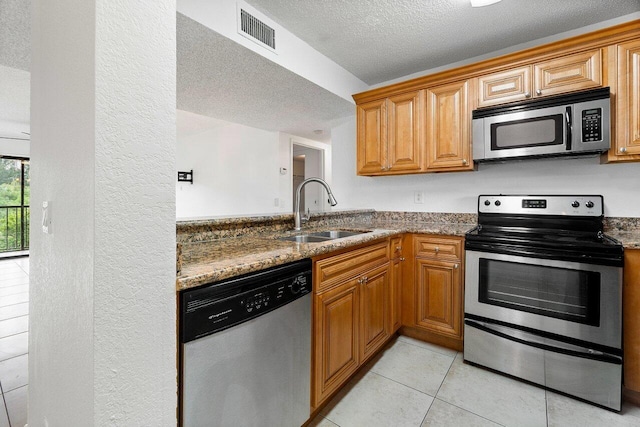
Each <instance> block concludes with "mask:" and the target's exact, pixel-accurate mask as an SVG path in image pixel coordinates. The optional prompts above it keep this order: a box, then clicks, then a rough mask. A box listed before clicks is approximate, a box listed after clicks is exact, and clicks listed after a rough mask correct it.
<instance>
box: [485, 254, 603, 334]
mask: <svg viewBox="0 0 640 427" xmlns="http://www.w3.org/2000/svg"><path fill="white" fill-rule="evenodd" d="M479 300H480V302H483V303H486V304H492V305H497V306H501V307H508V308H512V309H514V310H518V311H526V312H529V313H535V314H540V315H542V316H547V317H555V318H558V319H564V320H569V321H572V322H578V323H584V324H587V325H591V326H600V273H598V272H593V271H580V270H570V269H564V268H556V267H546V266H540V265H532V264H521V263H514V262H507V261H497V260H491V259H483V258H481V259H480V288H479Z"/></svg>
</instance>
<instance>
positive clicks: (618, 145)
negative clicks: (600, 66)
mask: <svg viewBox="0 0 640 427" xmlns="http://www.w3.org/2000/svg"><path fill="white" fill-rule="evenodd" d="M617 60H618V72H617V75H618V85H617V96H616V111H617V118H616V126H615V127H616V137H615V139H614V140H612V141H611V151H612V152H613V153H611V154H612V155H615V156H617V158H616V159H615V160H618V161H625V160H636V161H637V160H640V40H635V41H632V42H629V43H624V44H620V45H618V46H617Z"/></svg>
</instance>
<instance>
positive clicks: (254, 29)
mask: <svg viewBox="0 0 640 427" xmlns="http://www.w3.org/2000/svg"><path fill="white" fill-rule="evenodd" d="M238 27H239V28H238V30H239V32H240V34H242V35H243V36H245V37H247V38H249V39H251V40H253V41H255V42H257V43H259V44H260V45H261V46H264V47H266V48H269V49H270V50H273V51H275V50H276V30H274V29H273V28H271V27H270V26H268V25H267V24H265V23H264V22H262V21H261V20H259V19H258V18H256V17H255V16H253V15H251V14H250V13H249V12H247V11H246V10H244V9H242V8H240V21H239V26H238Z"/></svg>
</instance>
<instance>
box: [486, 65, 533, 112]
mask: <svg viewBox="0 0 640 427" xmlns="http://www.w3.org/2000/svg"><path fill="white" fill-rule="evenodd" d="M477 86H478V107H487V106H489V105H496V104H502V103H505V102H513V101H522V100H524V99H527V98H531V66H529V65H527V66H525V67H519V68H514V69H511V70H506V71H501V72H499V73H492V74H487V75H486V76H481V77H478V85H477Z"/></svg>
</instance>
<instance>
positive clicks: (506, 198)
mask: <svg viewBox="0 0 640 427" xmlns="http://www.w3.org/2000/svg"><path fill="white" fill-rule="evenodd" d="M478 213H496V214H534V215H569V216H602V215H604V203H603V199H602V196H596V195H593V196H588V195H586V196H585V195H580V196H556V195H552V196H531V195H503V194H500V195H481V196H479V197H478Z"/></svg>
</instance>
